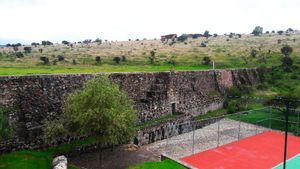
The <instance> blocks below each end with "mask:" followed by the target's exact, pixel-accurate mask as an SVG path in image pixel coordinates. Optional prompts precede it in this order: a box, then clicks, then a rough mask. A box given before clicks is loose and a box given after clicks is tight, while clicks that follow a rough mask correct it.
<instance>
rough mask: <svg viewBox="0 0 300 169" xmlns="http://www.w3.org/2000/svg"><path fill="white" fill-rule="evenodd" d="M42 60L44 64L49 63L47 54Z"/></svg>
mask: <svg viewBox="0 0 300 169" xmlns="http://www.w3.org/2000/svg"><path fill="white" fill-rule="evenodd" d="M40 60H41V61H43V64H44V65H48V64H49V58H48V57H46V56H42V57H40Z"/></svg>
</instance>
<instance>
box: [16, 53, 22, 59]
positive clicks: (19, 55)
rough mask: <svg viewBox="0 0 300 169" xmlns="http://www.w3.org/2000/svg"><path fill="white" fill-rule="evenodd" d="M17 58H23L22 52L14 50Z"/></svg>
mask: <svg viewBox="0 0 300 169" xmlns="http://www.w3.org/2000/svg"><path fill="white" fill-rule="evenodd" d="M16 56H17V58H23V57H24V54H23V53H22V52H16Z"/></svg>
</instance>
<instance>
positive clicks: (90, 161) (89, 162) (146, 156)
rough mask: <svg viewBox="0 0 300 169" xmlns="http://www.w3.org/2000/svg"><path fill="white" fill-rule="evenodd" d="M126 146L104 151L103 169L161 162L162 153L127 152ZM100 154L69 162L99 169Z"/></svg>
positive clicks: (91, 168)
mask: <svg viewBox="0 0 300 169" xmlns="http://www.w3.org/2000/svg"><path fill="white" fill-rule="evenodd" d="M126 148H127V147H126V146H120V147H117V148H115V149H114V150H113V151H111V150H109V149H106V150H104V151H103V167H102V169H125V168H127V167H129V166H132V165H134V164H137V163H142V162H146V161H160V153H158V152H157V153H155V152H151V151H148V150H147V149H146V147H140V148H138V149H137V150H134V151H133V150H126ZM98 159H99V153H98V152H90V153H84V154H82V155H79V156H76V157H70V158H69V162H70V163H71V164H74V165H76V166H79V167H80V168H82V169H99V168H100V167H99V161H98Z"/></svg>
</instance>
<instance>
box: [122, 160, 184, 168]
mask: <svg viewBox="0 0 300 169" xmlns="http://www.w3.org/2000/svg"><path fill="white" fill-rule="evenodd" d="M127 169H185V167H183V166H181V165H180V164H178V163H176V162H175V161H172V160H163V161H159V162H145V163H142V164H138V165H135V166H132V167H129V168H127Z"/></svg>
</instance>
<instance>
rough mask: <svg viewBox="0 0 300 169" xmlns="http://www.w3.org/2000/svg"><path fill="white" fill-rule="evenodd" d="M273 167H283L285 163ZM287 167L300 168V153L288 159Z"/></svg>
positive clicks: (275, 168) (291, 168)
mask: <svg viewBox="0 0 300 169" xmlns="http://www.w3.org/2000/svg"><path fill="white" fill-rule="evenodd" d="M273 169H283V163H281V164H279V165H277V166H275V167H274V168H273ZM286 169H300V154H298V155H296V156H294V157H292V158H290V159H288V160H287V161H286Z"/></svg>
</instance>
